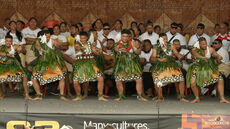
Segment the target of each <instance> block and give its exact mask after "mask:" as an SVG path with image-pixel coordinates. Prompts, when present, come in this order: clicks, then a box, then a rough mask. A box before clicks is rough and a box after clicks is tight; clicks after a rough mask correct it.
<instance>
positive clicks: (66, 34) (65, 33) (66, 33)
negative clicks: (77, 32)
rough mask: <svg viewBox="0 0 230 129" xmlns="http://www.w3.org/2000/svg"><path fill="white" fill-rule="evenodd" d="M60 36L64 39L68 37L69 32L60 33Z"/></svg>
mask: <svg viewBox="0 0 230 129" xmlns="http://www.w3.org/2000/svg"><path fill="white" fill-rule="evenodd" d="M60 35H63V36H65V37H67V36H69V35H70V32H68V31H66V32H61V33H60Z"/></svg>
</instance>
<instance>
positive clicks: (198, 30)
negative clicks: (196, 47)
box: [196, 27, 204, 36]
mask: <svg viewBox="0 0 230 129" xmlns="http://www.w3.org/2000/svg"><path fill="white" fill-rule="evenodd" d="M196 32H197V34H198V35H199V36H201V35H202V34H203V33H204V29H202V28H199V27H198V28H197V30H196Z"/></svg>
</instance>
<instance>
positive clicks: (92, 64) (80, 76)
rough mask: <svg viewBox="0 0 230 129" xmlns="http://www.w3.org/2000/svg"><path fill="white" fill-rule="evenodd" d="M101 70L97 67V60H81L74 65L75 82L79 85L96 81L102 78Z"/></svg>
mask: <svg viewBox="0 0 230 129" xmlns="http://www.w3.org/2000/svg"><path fill="white" fill-rule="evenodd" d="M102 76H103V74H102V72H101V70H100V69H99V68H98V67H97V62H96V60H95V58H93V59H92V58H91V59H80V60H77V61H76V62H74V64H73V80H74V81H78V82H79V83H84V82H88V81H96V79H97V78H98V77H102Z"/></svg>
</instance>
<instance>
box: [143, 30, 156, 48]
mask: <svg viewBox="0 0 230 129" xmlns="http://www.w3.org/2000/svg"><path fill="white" fill-rule="evenodd" d="M139 39H140V40H141V41H143V40H146V39H148V40H150V41H151V43H152V45H155V44H157V40H158V39H159V35H158V34H157V33H155V32H153V33H152V34H151V35H149V34H148V32H145V33H143V34H142V35H141V36H140V37H139Z"/></svg>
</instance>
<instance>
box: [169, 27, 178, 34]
mask: <svg viewBox="0 0 230 129" xmlns="http://www.w3.org/2000/svg"><path fill="white" fill-rule="evenodd" d="M170 32H171V33H172V34H173V35H174V34H176V32H177V26H174V25H172V26H171V29H170Z"/></svg>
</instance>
